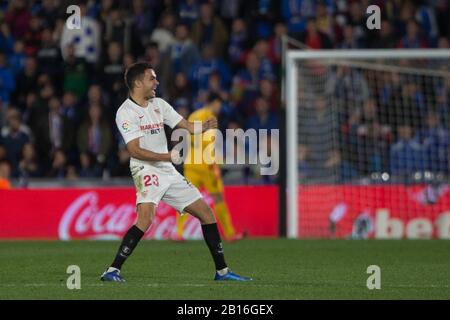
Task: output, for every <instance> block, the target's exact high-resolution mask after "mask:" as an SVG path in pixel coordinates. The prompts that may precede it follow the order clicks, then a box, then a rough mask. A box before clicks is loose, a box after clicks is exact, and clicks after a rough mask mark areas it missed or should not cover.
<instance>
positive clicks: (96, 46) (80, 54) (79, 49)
mask: <svg viewBox="0 0 450 320" xmlns="http://www.w3.org/2000/svg"><path fill="white" fill-rule="evenodd" d="M79 7H80V13H81V21H82V28H79V29H76V28H74V29H68V28H67V26H66V25H64V27H63V31H62V35H61V42H60V47H61V52H62V54H63V57H64V59H65V60H66V59H67V58H68V56H69V55H70V53H71V52H70V51H67V50H66V48H67V46H68V45H69V44H70V45H73V47H74V53H73V54H74V55H75V57H76V58H83V59H86V62H87V63H90V64H95V63H97V62H98V59H99V57H100V49H101V41H100V26H99V24H98V22H97V21H96V20H95V19H93V18H91V17H89V16H87V15H86V10H87V8H86V4H85V3H83V2H81V3H80V4H79Z"/></svg>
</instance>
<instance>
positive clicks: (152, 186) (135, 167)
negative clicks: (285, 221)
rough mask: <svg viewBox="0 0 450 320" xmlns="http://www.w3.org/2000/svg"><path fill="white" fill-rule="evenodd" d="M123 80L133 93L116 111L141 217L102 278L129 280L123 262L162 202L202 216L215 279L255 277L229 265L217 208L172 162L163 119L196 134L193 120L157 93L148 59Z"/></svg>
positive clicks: (208, 125) (211, 123)
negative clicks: (224, 249) (213, 265)
mask: <svg viewBox="0 0 450 320" xmlns="http://www.w3.org/2000/svg"><path fill="white" fill-rule="evenodd" d="M125 82H126V85H127V87H128V89H129V98H128V99H127V100H125V102H124V103H122V105H121V106H120V108H119V109H118V110H117V115H116V124H117V127H118V128H119V131H120V133H121V134H122V137H123V139H124V140H125V143H126V145H127V149H128V151H129V153H130V155H131V159H130V170H131V174H132V176H133V180H134V184H135V186H136V211H137V221H136V224H134V225H133V226H132V227H131V228H130V229H129V230H128V231H127V233H126V234H125V236H124V237H123V240H122V243H121V244H120V247H119V250H118V252H117V255H116V257H115V259H114V261H113V263H112V264H111V266H110V267H109V268H108V269H107V270H106V271H105V272H104V273H103V274H102V276H101V278H100V279H101V280H102V281H117V282H124V281H125V280H124V279H123V278H122V276H121V275H120V270H121V268H122V265H123V263H124V262H125V260H126V259H127V258H128V257H129V256H130V255H131V253H132V252H133V250H134V248H135V247H136V245H137V244H138V242H139V241H140V239H141V238H142V236H143V235H144V233H145V231H147V229H148V228H149V227H150V225H151V223H152V220H153V218H154V216H155V212H156V207H157V206H158V203H159V201H164V202H165V203H167V204H168V205H170V206H172V207H173V208H175V209H176V210H177V211H178V212H182V213H189V214H191V215H193V216H194V217H196V218H197V219H199V220H200V223H201V226H202V232H203V238H204V240H205V242H206V244H207V246H208V248H209V250H210V252H211V255H212V257H213V260H214V264H215V267H216V273H215V276H214V280H235V281H248V280H252V279H251V278H247V277H242V276H239V275H237V274H235V273H233V272H232V271H231V270H230V269H229V268H228V267H227V265H226V263H225V258H224V254H223V247H222V241H221V239H220V235H219V231H218V229H217V223H216V219H215V217H214V214H213V211H212V210H211V208H210V207H209V206H208V205H207V204H206V202H205V201H204V200H203V198H202V196H201V194H200V192H199V191H198V190H197V188H195V187H194V186H193V185H192V184H191V183H189V182H188V181H187V180H186V179H185V178H184V177H183V176H182V175H181V174H180V173H178V171H177V170H176V169H175V167H174V166H173V165H172V161H173V162H177V161H178V160H180V155H179V153H178V151H175V150H172V152H170V153H169V152H168V148H167V139H166V136H165V132H164V124H166V125H168V126H170V127H171V128H174V127H177V128H183V129H186V130H188V131H189V132H190V133H191V134H194V123H193V122H189V121H187V120H185V119H183V117H182V116H181V115H179V114H178V113H177V112H176V111H175V110H174V109H173V108H172V107H171V106H170V105H169V104H168V103H167V102H166V101H164V100H163V99H161V98H157V97H156V87H157V86H158V80H157V79H156V74H155V71H154V70H153V69H152V67H151V65H150V64H148V63H144V62H138V63H135V64H133V65H131V66H130V67H129V68H128V69H127V70H126V72H125ZM215 128H217V120H216V119H210V120H207V121H204V122H203V123H202V130H201V131H202V132H204V131H206V130H208V129H215ZM198 133H200V132H198Z"/></svg>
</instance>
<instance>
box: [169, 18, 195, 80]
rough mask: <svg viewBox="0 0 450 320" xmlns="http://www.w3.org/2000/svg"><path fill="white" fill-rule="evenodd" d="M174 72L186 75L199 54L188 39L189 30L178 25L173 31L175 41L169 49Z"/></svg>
mask: <svg viewBox="0 0 450 320" xmlns="http://www.w3.org/2000/svg"><path fill="white" fill-rule="evenodd" d="M169 50H170V59H171V60H172V66H173V70H174V72H182V73H184V74H188V73H189V71H190V70H191V67H190V66H192V65H194V64H196V63H198V61H199V60H200V54H199V52H198V49H197V47H196V46H195V45H194V43H193V42H192V40H191V39H190V38H189V29H188V27H187V26H186V25H183V24H179V25H177V27H176V29H175V40H174V42H173V43H172V45H171V46H170V48H169Z"/></svg>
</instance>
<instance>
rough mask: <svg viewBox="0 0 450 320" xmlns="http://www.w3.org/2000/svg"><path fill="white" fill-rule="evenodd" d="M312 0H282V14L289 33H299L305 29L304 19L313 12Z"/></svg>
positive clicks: (313, 2)
mask: <svg viewBox="0 0 450 320" xmlns="http://www.w3.org/2000/svg"><path fill="white" fill-rule="evenodd" d="M314 4H315V1H314V0H283V1H282V4H281V6H282V15H283V17H284V19H285V20H286V22H287V26H288V29H289V33H291V34H299V33H300V32H303V31H305V29H306V19H307V18H308V17H312V16H313V15H314V13H315V8H314Z"/></svg>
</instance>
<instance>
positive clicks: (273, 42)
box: [269, 22, 287, 64]
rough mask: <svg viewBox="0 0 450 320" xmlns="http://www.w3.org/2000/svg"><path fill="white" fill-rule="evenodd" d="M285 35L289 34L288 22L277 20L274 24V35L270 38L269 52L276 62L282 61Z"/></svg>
mask: <svg viewBox="0 0 450 320" xmlns="http://www.w3.org/2000/svg"><path fill="white" fill-rule="evenodd" d="M283 36H287V27H286V24H285V23H283V22H277V23H276V24H275V26H274V35H273V36H272V37H271V38H270V39H269V54H270V57H271V60H272V61H274V62H275V63H276V64H279V63H280V62H281V56H282V37H283Z"/></svg>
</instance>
